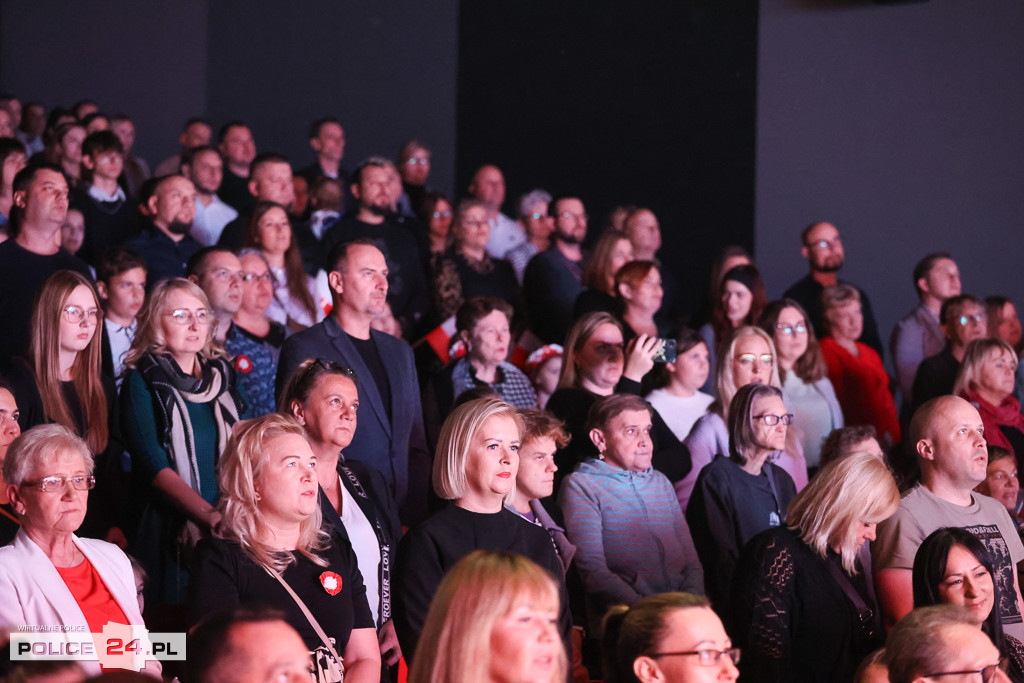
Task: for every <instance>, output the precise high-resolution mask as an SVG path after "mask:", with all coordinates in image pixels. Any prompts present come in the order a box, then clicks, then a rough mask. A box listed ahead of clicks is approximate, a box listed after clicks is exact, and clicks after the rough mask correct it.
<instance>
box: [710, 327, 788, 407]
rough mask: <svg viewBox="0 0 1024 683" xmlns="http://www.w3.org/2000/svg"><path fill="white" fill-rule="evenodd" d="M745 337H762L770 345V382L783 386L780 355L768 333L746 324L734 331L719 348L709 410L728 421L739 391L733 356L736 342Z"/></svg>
mask: <svg viewBox="0 0 1024 683" xmlns="http://www.w3.org/2000/svg"><path fill="white" fill-rule="evenodd" d="M744 337H760V338H761V339H763V340H764V342H765V343H766V344H767V345H768V352H769V353H771V354H772V372H771V376H770V377H769V379H768V384H769V385H771V386H773V387H775V388H776V389H781V388H782V382H781V381H779V355H778V354H777V353H775V342H773V341H772V338H771V337H770V336H768V333H767V332H765V331H764V330H762V329H761V328H760V327H754V326H753V325H744V326H743V327H738V328H736V329H735V330H733V331H732V334H730V335H729V336H728V337H727V338H726V340H725V342H724V343H723V344H722V345H721V346H720V347H719V349H718V367H716V368H715V397H716V398H715V402H714V403H712V404H711V407H710V408H709V410H711V411H714V412H716V413H718V414H719V415H721V416H722V419H723V420H725V421H726V422H727V423H728V421H729V404H731V403H732V399H733V397H734V396H735V395H736V392H737V391H739V389H740V388H739V387H738V386H736V379H735V378H734V377H733V373H732V357H733V354H735V353H736V344H737V343H738V342H739V340H740V339H743V338H744Z"/></svg>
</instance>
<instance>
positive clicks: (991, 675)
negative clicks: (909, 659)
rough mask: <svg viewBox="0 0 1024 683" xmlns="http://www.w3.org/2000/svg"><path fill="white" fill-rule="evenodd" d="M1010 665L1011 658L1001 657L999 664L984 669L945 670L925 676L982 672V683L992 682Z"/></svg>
mask: <svg viewBox="0 0 1024 683" xmlns="http://www.w3.org/2000/svg"><path fill="white" fill-rule="evenodd" d="M1009 667H1010V658H1009V657H1001V658H1000V659H999V663H998V664H989V665H988V666H986V667H985V668H983V669H974V670H972V671H943V672H940V673H934V674H928V675H926V676H925V678H941V677H943V676H967V675H969V674H981V681H982V683H992V681H994V680H995V678H996V672H997V671H1003V672H1005V671H1006V670H1007V669H1008V668H1009Z"/></svg>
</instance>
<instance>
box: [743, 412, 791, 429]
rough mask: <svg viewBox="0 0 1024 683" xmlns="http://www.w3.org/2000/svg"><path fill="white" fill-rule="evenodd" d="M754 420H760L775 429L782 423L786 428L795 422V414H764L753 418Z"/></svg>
mask: <svg viewBox="0 0 1024 683" xmlns="http://www.w3.org/2000/svg"><path fill="white" fill-rule="evenodd" d="M751 419H753V420H760V421H761V422H764V423H765V424H766V425H768V426H769V427H774V426H775V425H777V424H779V423H780V422H781V423H782V424H784V425H786V426H789V425H790V423H792V422H793V413H786V414H785V415H772V414H771V413H764V414H762V415H753V416H751Z"/></svg>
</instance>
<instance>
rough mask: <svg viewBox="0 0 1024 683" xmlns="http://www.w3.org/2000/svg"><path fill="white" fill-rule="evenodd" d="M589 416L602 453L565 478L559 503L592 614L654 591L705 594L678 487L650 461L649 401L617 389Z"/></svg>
mask: <svg viewBox="0 0 1024 683" xmlns="http://www.w3.org/2000/svg"><path fill="white" fill-rule="evenodd" d="M588 421H589V425H590V438H591V440H592V441H593V442H594V445H595V446H597V450H598V452H599V453H600V455H599V457H598V458H596V459H595V458H591V459H589V460H587V461H585V462H583V463H582V464H580V466H579V467H578V468H577V469H576V471H575V472H573V473H572V474H570V475H569V476H568V477H566V479H565V481H564V482H563V484H562V488H561V492H560V502H561V505H562V508H563V510H564V512H565V527H566V531H567V532H568V535H569V540H570V541H572V542H573V543H574V544H575V545H576V548H577V551H576V558H575V562H576V563H577V566H578V567H579V571H580V575H581V576H582V577H583V584H584V587H585V588H586V591H587V595H588V598H589V601H588V602H589V606H588V607H589V608H592V609H588V615H589V616H590V617H591V618H590V621H591V622H595V621H596V620H598V619H600V617H601V616H602V615H603V614H604V612H605V610H606V609H607V608H608V607H609V606H611V605H615V604H625V605H632V604H633V603H634V602H636V601H637V600H638V599H640V598H642V597H644V596H647V595H653V594H655V593H664V592H666V591H686V592H688V593H696V594H703V592H704V575H703V572H702V571H701V567H700V562H699V561H698V559H697V553H696V551H695V550H694V547H693V541H692V539H691V538H690V530H689V528H688V527H687V526H686V520H685V519H684V518H683V515H682V511H681V510H680V509H679V503H678V502H677V500H676V495H675V490H674V489H673V488H672V484H670V483H669V481H668V479H667V478H666V477H665V475H663V474H661V473H660V472H658V471H657V470H655V469H652V468H651V451H652V446H651V438H650V430H651V412H650V406H649V405H648V404H647V403H646V402H645V401H644V400H643V399H641V398H639V397H638V396H633V395H626V394H614V395H612V396H607V397H604V398H601V399H600V400H598V402H597V403H595V404H594V407H593V408H592V409H591V411H590V416H589V419H588ZM592 625H593V624H592ZM595 632H596V631H595Z"/></svg>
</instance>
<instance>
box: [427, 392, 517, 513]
mask: <svg viewBox="0 0 1024 683" xmlns="http://www.w3.org/2000/svg"><path fill="white" fill-rule="evenodd" d="M492 417H507V418H509V419H510V420H512V421H513V422H515V423H516V429H518V430H519V436H520V437H521V436H522V434H523V418H521V417H520V416H519V414H518V413H516V409H515V408H514V407H513V406H511V405H509V404H508V403H505V402H504V401H502V400H501V399H500V398H478V399H475V400H473V401H467V402H466V403H463V404H462V405H460V406H458V407H456V408H455V410H453V411H452V414H451V415H449V416H448V419H446V420H445V421H444V424H443V425H442V426H441V436H440V437H439V438H438V440H437V453H436V455H435V456H434V472H433V482H434V491H435V492H436V493H437V495H438V496H440V497H441V498H444V499H445V500H458V499H459V498H462V497H463V496H465V495H466V486H467V482H466V461H467V460H469V451H470V449H471V448H472V447H473V439H474V438H475V437H476V435H477V433H478V432H479V431H480V429H481V428H482V427H483V425H484V422H486V421H487V420H488V419H490V418H492ZM515 497H516V487H515V480H514V479H513V485H512V488H511V489H510V490H509V492H508V495H506V496H505V503H506V504H507V503H511V502H512V501H513V500H515Z"/></svg>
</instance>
